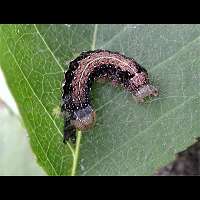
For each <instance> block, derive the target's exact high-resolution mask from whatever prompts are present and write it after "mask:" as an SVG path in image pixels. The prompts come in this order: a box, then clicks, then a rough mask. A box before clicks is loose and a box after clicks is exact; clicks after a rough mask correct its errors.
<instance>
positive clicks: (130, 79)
mask: <svg viewBox="0 0 200 200" xmlns="http://www.w3.org/2000/svg"><path fill="white" fill-rule="evenodd" d="M99 79H100V80H101V79H108V80H110V81H111V82H112V83H113V84H114V85H116V84H117V85H121V86H122V87H123V88H124V89H126V90H127V91H129V92H130V93H131V94H132V95H133V97H134V98H135V100H136V101H138V102H143V101H144V98H145V97H147V96H157V95H158V89H157V88H156V87H154V86H152V85H150V83H149V78H148V73H147V70H146V69H145V68H143V67H142V66H140V65H139V64H138V63H137V62H136V61H135V60H134V59H133V58H129V57H127V56H125V55H122V54H120V53H119V52H112V51H108V50H101V49H98V50H94V51H87V52H82V53H81V54H80V56H78V57H77V58H76V59H74V60H73V61H71V62H70V63H69V68H68V70H67V71H65V73H64V81H63V84H62V98H61V112H62V113H63V116H64V139H63V142H64V143H66V141H68V140H69V139H70V140H71V142H73V143H75V142H76V129H78V130H87V129H88V128H91V127H92V125H93V124H94V123H95V120H96V114H95V111H94V109H93V108H92V104H91V99H90V90H91V87H92V84H93V82H94V81H95V80H99Z"/></svg>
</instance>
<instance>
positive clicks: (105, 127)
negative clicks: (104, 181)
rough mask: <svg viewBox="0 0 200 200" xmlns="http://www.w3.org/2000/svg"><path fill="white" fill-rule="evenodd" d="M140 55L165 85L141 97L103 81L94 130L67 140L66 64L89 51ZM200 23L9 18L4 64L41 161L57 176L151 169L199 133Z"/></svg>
mask: <svg viewBox="0 0 200 200" xmlns="http://www.w3.org/2000/svg"><path fill="white" fill-rule="evenodd" d="M98 48H102V49H108V50H114V51H119V52H121V53H124V54H126V55H127V56H130V57H133V58H135V59H136V60H137V61H138V63H140V64H141V65H142V66H143V67H145V68H146V69H147V70H148V71H149V74H150V79H151V82H152V83H153V84H154V85H156V86H157V87H158V88H159V91H160V95H159V97H157V98H152V99H149V100H147V101H146V102H145V103H144V104H136V103H135V102H134V100H133V98H132V97H131V95H130V94H129V93H127V92H125V91H124V90H123V89H122V88H113V87H112V86H111V84H109V83H106V84H99V83H95V84H94V86H93V88H92V93H91V97H92V102H93V105H94V107H95V108H96V112H97V122H96V125H95V127H94V128H93V129H91V130H89V131H87V133H84V134H83V135H82V137H81V138H80V137H79V144H78V145H77V146H76V147H75V146H73V145H72V144H68V145H63V143H62V127H63V120H62V118H60V117H58V112H59V105H60V97H61V83H62V80H63V71H64V70H65V69H67V68H68V66H67V64H66V63H69V61H70V60H71V59H74V58H75V57H76V56H78V55H79V53H80V52H82V51H87V50H91V49H98ZM199 55H200V26H199V25H1V26H0V65H1V66H2V69H3V71H4V73H5V76H6V79H7V82H8V85H9V86H10V89H11V91H12V93H13V95H14V97H15V99H16V101H17V104H18V106H19V110H20V113H21V115H22V118H23V121H24V123H25V126H26V127H27V130H28V132H29V135H30V139H31V146H32V149H33V151H34V153H35V154H36V156H37V159H38V162H39V164H40V165H41V166H42V167H43V168H44V169H45V171H46V172H47V173H48V174H49V175H150V174H153V173H154V172H155V170H156V169H158V168H160V167H161V166H164V165H165V164H167V163H168V162H169V161H171V160H173V158H174V154H175V153H176V152H179V151H181V150H183V149H185V148H186V147H187V146H188V145H190V144H191V143H192V142H194V139H195V137H197V136H198V135H199V131H198V130H199V128H200V123H199V117H200V114H199V112H198V108H199V101H200V99H199V94H200V93H199V79H200V70H199V69H200V68H199V64H200V56H199Z"/></svg>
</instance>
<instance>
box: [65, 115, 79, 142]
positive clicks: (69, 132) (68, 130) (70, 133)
mask: <svg viewBox="0 0 200 200" xmlns="http://www.w3.org/2000/svg"><path fill="white" fill-rule="evenodd" d="M69 140H70V141H71V142H72V143H74V144H75V143H76V128H75V127H74V126H73V125H71V123H70V119H69V118H65V119H64V135H63V143H64V144H66V141H69Z"/></svg>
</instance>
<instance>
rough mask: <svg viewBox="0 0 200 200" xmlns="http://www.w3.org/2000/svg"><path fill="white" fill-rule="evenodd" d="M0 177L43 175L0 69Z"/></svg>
mask: <svg viewBox="0 0 200 200" xmlns="http://www.w3.org/2000/svg"><path fill="white" fill-rule="evenodd" d="M0 125H1V127H0V175H1V176H6V175H13V176H25V175H31V176H33V175H38V176H41V175H45V172H44V171H43V169H42V168H41V167H40V166H39V165H38V164H37V161H36V157H35V156H34V154H33V152H32V150H31V147H30V144H29V138H28V134H27V131H26V129H25V128H24V126H23V122H22V120H21V118H20V114H19V111H18V108H17V105H16V103H15V100H14V99H13V97H12V95H11V93H10V91H9V88H8V86H7V84H6V81H5V78H4V75H3V73H2V70H1V67H0Z"/></svg>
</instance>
